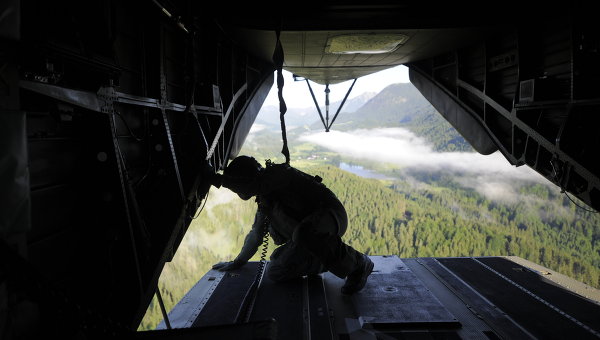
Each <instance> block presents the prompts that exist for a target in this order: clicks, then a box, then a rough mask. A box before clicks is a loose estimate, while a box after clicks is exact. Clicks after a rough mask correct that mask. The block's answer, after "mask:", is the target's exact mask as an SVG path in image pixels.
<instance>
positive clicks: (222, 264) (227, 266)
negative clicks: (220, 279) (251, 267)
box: [212, 261, 244, 272]
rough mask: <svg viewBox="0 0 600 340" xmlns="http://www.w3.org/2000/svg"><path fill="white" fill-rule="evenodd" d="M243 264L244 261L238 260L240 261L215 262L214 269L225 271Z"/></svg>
mask: <svg viewBox="0 0 600 340" xmlns="http://www.w3.org/2000/svg"><path fill="white" fill-rule="evenodd" d="M243 265H244V263H242V262H238V261H228V262H219V263H217V264H215V265H214V266H212V269H216V270H218V271H221V272H225V271H229V270H234V269H237V268H239V267H241V266H243Z"/></svg>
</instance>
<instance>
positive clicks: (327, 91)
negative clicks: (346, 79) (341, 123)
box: [305, 78, 357, 132]
mask: <svg viewBox="0 0 600 340" xmlns="http://www.w3.org/2000/svg"><path fill="white" fill-rule="evenodd" d="M356 79H357V78H354V81H353V82H352V85H350V88H349V89H348V91H347V92H346V95H345V96H344V99H343V100H342V103H341V104H340V106H339V107H338V109H337V111H336V113H335V115H334V116H333V118H332V119H331V123H330V122H329V92H330V90H329V84H327V85H325V119H324V118H323V114H322V113H321V108H320V107H319V103H318V102H317V98H316V97H315V93H314V92H313V89H312V87H311V86H310V83H309V82H308V79H305V80H306V85H308V90H309V91H310V95H311V96H312V99H313V101H314V103H315V107H316V108H317V112H318V113H319V117H321V122H322V123H323V127H325V132H329V130H330V129H331V126H332V125H333V122H335V119H336V118H337V116H338V114H339V113H340V111H341V110H342V107H344V104H345V103H346V99H348V95H350V92H352V88H353V87H354V84H355V83H356Z"/></svg>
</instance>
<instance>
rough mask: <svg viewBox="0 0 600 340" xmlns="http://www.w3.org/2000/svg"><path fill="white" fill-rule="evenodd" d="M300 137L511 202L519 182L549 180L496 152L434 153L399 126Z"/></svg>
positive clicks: (352, 155)
mask: <svg viewBox="0 0 600 340" xmlns="http://www.w3.org/2000/svg"><path fill="white" fill-rule="evenodd" d="M301 140H304V141H307V142H311V143H315V144H318V145H321V146H323V147H326V148H328V149H330V150H332V151H335V152H338V153H340V154H342V155H345V156H349V157H353V158H357V159H365V160H371V161H377V162H386V163H392V164H396V165H398V166H399V167H400V168H402V169H405V170H406V172H408V173H410V172H415V171H428V172H447V173H448V172H449V173H451V174H453V175H456V176H458V177H457V182H459V183H460V184H461V185H463V186H465V187H468V188H473V189H475V190H477V191H478V192H480V193H481V194H483V195H485V196H486V197H488V198H491V199H496V200H502V201H514V199H515V197H516V195H515V194H516V193H517V188H516V184H518V183H519V182H537V183H545V184H547V183H549V182H548V181H547V180H546V179H545V178H543V177H542V176H541V175H540V174H538V173H536V172H535V171H533V170H532V169H531V168H529V167H527V166H522V167H515V166H512V165H511V164H510V163H509V162H508V161H507V160H506V159H505V158H504V156H502V154H501V153H500V152H496V153H493V154H491V155H487V156H484V155H481V154H479V153H474V152H436V151H434V150H433V149H432V147H431V146H430V145H429V144H428V143H427V141H425V140H424V139H423V138H420V137H418V136H416V135H415V134H413V133H412V132H410V131H409V130H406V129H403V128H381V129H368V130H365V129H360V130H354V131H350V132H340V131H331V132H319V133H313V134H308V135H304V136H302V137H301Z"/></svg>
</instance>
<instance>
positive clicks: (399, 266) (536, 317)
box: [163, 255, 600, 340]
mask: <svg viewBox="0 0 600 340" xmlns="http://www.w3.org/2000/svg"><path fill="white" fill-rule="evenodd" d="M370 258H371V259H372V260H373V262H374V264H375V267H374V271H373V273H372V274H371V275H370V276H369V279H368V281H367V284H366V286H365V287H364V288H363V289H362V290H361V291H359V292H357V293H355V294H354V295H352V296H346V295H343V294H342V293H341V291H340V289H341V287H342V286H343V284H344V280H343V279H341V278H338V277H336V276H335V275H333V274H331V273H330V272H325V273H323V274H320V275H316V276H310V277H304V278H299V279H297V280H291V281H289V282H284V283H276V282H273V281H270V280H269V278H268V275H265V276H264V277H263V280H262V283H261V286H260V288H259V290H258V294H257V295H256V301H255V302H254V304H253V306H254V307H253V310H252V312H251V314H250V322H257V321H265V320H266V321H268V320H274V322H275V324H274V325H273V329H274V330H276V337H274V338H273V339H285V340H288V339H319V340H320V339H339V340H377V339H445V340H456V339H463V340H479V339H533V338H577V339H588V338H590V339H591V338H594V339H596V338H600V337H598V336H597V332H596V329H597V328H598V324H599V323H600V319H598V318H597V315H600V305H598V304H596V303H593V302H590V300H588V299H585V298H583V297H581V296H579V295H576V294H572V292H570V291H568V290H567V289H564V287H560V286H556V285H554V284H552V283H549V282H546V281H544V280H543V278H542V279H540V277H539V274H538V273H535V272H532V271H528V270H526V269H524V268H523V267H521V266H520V265H519V264H517V263H514V262H512V261H509V260H506V259H505V258H501V257H480V258H410V259H400V258H399V257H397V256H395V255H392V256H370ZM257 265H258V263H257V262H251V263H249V264H247V265H246V266H244V267H242V268H239V269H236V270H234V271H231V272H229V273H221V275H222V276H220V277H218V278H217V276H216V275H215V274H216V272H215V271H209V272H208V273H207V274H206V275H205V277H203V278H202V279H201V280H200V281H199V282H198V284H197V285H196V286H195V287H194V288H193V289H192V290H191V291H190V292H189V293H188V294H187V295H186V297H185V298H184V299H182V301H181V302H180V303H179V304H178V305H177V306H176V307H175V308H174V309H173V310H172V311H171V313H170V315H171V316H172V317H173V321H174V323H175V326H176V327H190V328H193V327H203V328H204V327H207V326H211V325H222V326H223V327H225V328H227V324H231V323H233V321H234V320H235V316H236V315H237V313H238V311H239V310H240V305H241V303H242V301H243V299H244V296H245V295H246V292H247V291H248V288H249V287H250V285H251V284H252V282H253V281H254V278H255V276H256V269H257ZM268 267H269V265H268V263H267V266H266V272H265V273H268ZM515 268H517V269H516V270H515ZM536 294H539V295H536ZM194 299H196V300H197V301H195V300H194ZM583 302H585V303H583ZM564 311H566V312H568V313H565V312H564ZM561 312H562V313H561ZM195 315H198V317H197V318H196V319H195V321H194V322H193V324H192V323H191V322H190V316H195ZM580 320H581V321H580ZM182 325H183V326H182ZM163 327H164V326H163ZM231 327H232V328H236V327H237V328H239V324H238V325H231ZM211 331H212V330H211ZM224 334H225V333H224Z"/></svg>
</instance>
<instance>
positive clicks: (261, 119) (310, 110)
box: [256, 92, 376, 130]
mask: <svg viewBox="0 0 600 340" xmlns="http://www.w3.org/2000/svg"><path fill="white" fill-rule="evenodd" d="M375 95H376V93H375V92H365V93H363V94H360V95H358V96H356V97H353V98H350V99H348V100H346V102H345V103H344V106H343V107H342V110H341V112H340V114H339V116H342V115H343V114H345V113H352V112H355V111H356V110H358V109H360V108H361V107H363V106H364V104H365V103H366V102H368V101H369V100H370V99H371V98H373V97H375ZM311 104H312V105H311V106H307V107H305V108H288V110H287V112H286V113H285V123H286V126H287V127H289V128H294V127H299V126H305V125H306V126H310V125H312V124H314V123H318V124H319V125H320V126H321V128H322V127H323V125H322V124H321V118H319V112H318V111H317V108H316V107H315V106H314V103H312V101H311ZM319 104H320V106H321V112H322V113H323V116H325V102H324V101H322V102H321V101H319ZM340 104H341V101H337V102H332V103H330V105H329V117H330V119H331V118H333V115H335V113H336V111H337V109H338V107H339V105H340ZM256 123H257V124H261V125H264V126H266V127H267V128H268V129H276V130H279V128H280V123H279V106H273V105H270V106H265V107H263V108H262V109H261V110H260V112H259V114H258V117H256Z"/></svg>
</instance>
